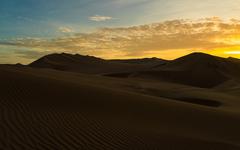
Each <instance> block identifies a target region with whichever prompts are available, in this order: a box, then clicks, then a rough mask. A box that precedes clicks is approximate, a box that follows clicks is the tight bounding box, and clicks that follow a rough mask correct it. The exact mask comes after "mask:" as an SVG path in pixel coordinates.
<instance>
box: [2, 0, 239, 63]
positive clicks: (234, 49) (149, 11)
mask: <svg viewBox="0 0 240 150" xmlns="http://www.w3.org/2000/svg"><path fill="white" fill-rule="evenodd" d="M0 3H1V4H0V63H23V64H27V63H30V62H31V61H34V60H36V59H37V58H39V57H41V56H43V55H46V54H50V53H61V52H67V53H74V54H75V53H79V54H83V55H94V56H97V57H101V58H105V59H127V58H143V57H159V58H163V59H175V58H177V57H180V56H183V55H186V54H189V53H192V52H205V53H209V54H213V55H217V56H221V57H236V58H240V17H239V14H240V0H228V1H219V0H201V1H200V0H1V2H0Z"/></svg>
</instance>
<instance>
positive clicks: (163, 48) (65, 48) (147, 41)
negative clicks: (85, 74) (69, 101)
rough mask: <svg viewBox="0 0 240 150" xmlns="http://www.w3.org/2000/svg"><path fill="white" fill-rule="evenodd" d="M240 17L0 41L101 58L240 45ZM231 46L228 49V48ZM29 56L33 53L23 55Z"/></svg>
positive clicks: (166, 55)
mask: <svg viewBox="0 0 240 150" xmlns="http://www.w3.org/2000/svg"><path fill="white" fill-rule="evenodd" d="M239 35H240V20H236V19H231V20H226V21H224V20H221V19H219V18H216V17H214V18H206V19H200V20H171V21H165V22H160V23H153V24H146V25H140V26H132V27H122V28H100V29H98V30H97V31H94V32H92V33H72V34H70V35H68V36H62V37H58V38H53V39H39V38H19V39H15V40H13V41H7V42H6V41H5V42H2V43H1V42H0V45H5V46H6V45H8V46H15V47H21V48H28V49H31V50H35V51H40V52H44V53H45V51H46V50H48V52H68V53H80V54H86V55H94V56H98V57H103V58H132V57H153V56H156V57H162V58H168V59H173V58H176V57H179V55H183V54H186V53H189V52H192V51H203V52H208V51H209V50H216V49H222V48H224V49H231V48H232V47H234V48H236V49H237V48H240V36H239ZM231 50H232V49H231ZM27 56H29V57H33V56H36V55H27Z"/></svg>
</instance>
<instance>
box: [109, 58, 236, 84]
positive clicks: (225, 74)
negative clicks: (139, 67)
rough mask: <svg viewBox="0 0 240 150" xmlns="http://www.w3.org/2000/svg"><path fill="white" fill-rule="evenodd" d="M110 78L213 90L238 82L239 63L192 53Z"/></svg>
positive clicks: (233, 60)
mask: <svg viewBox="0 0 240 150" xmlns="http://www.w3.org/2000/svg"><path fill="white" fill-rule="evenodd" d="M107 76H111V77H138V78H148V79H153V80H160V81H168V82H173V83H180V84H186V85H191V86H196V87H202V88H213V87H216V86H219V85H220V84H223V83H224V82H227V81H229V80H235V81H237V82H238V81H239V79H240V61H238V59H233V58H228V59H225V58H220V57H216V56H211V55H208V54H204V53H192V54H190V55H187V56H184V57H181V58H178V59H176V60H173V61H169V62H167V63H165V65H159V66H157V67H154V68H151V69H149V70H145V71H140V72H131V73H128V74H127V75H126V74H125V75H124V76H122V74H119V73H115V74H114V73H113V74H108V75H107Z"/></svg>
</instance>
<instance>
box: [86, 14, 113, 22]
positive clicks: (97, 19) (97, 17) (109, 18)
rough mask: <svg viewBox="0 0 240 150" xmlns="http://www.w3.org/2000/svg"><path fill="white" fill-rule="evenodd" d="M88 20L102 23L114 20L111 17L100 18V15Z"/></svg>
mask: <svg viewBox="0 0 240 150" xmlns="http://www.w3.org/2000/svg"><path fill="white" fill-rule="evenodd" d="M88 19H89V20H91V21H97V22H100V21H107V20H112V19H113V18H112V17H110V16H100V15H95V16H91V17H89V18H88Z"/></svg>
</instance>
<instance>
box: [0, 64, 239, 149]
mask: <svg viewBox="0 0 240 150" xmlns="http://www.w3.org/2000/svg"><path fill="white" fill-rule="evenodd" d="M0 79H1V94H0V104H1V105H0V107H1V109H0V110H1V113H0V115H1V117H0V119H1V124H0V132H1V134H0V149H94V150H95V149H99V150H106V149H111V150H117V149H119V150H123V149H124V150H125V149H129V150H130V149H131V150H133V149H137V150H138V149H149V150H151V149H152V150H155V149H183V150H187V149H189V150H192V149H195V150H202V149H206V150H208V149H209V150H211V149H217V150H221V149H222V150H226V149H227V150H235V149H236V150H238V149H240V145H239V142H240V138H239V134H240V132H239V130H238V129H239V125H240V117H239V113H240V111H239V109H238V108H239V107H240V102H239V100H238V99H237V97H235V96H232V95H227V94H226V95H225V94H223V93H219V92H217V91H216V90H213V91H210V90H204V89H198V88H193V87H191V86H183V85H179V84H172V83H166V82H162V83H156V82H152V81H146V80H137V79H136V80H132V79H113V78H108V77H101V76H94V75H92V76H91V75H84V74H78V73H70V72H69V73H68V72H62V71H54V70H49V69H33V68H29V67H18V66H0ZM103 83H104V84H103ZM153 89H155V91H154V90H153ZM156 90H157V91H156ZM166 91H168V92H169V93H167V92H166ZM177 91H179V93H178V92H177ZM184 91H185V92H186V93H188V94H186V93H183V92H184ZM182 95H185V96H186V97H191V98H197V97H198V96H199V97H202V98H203V99H208V100H217V98H218V100H217V102H219V103H221V105H219V106H218V107H209V106H205V105H199V104H197V103H198V101H199V100H197V102H196V103H195V104H194V103H192V102H190V103H189V102H187V101H186V102H182V101H181V100H180V99H179V101H178V100H177V99H178V98H180V97H182ZM173 98H174V99H173ZM192 101H194V99H192ZM200 101H201V100H200Z"/></svg>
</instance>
